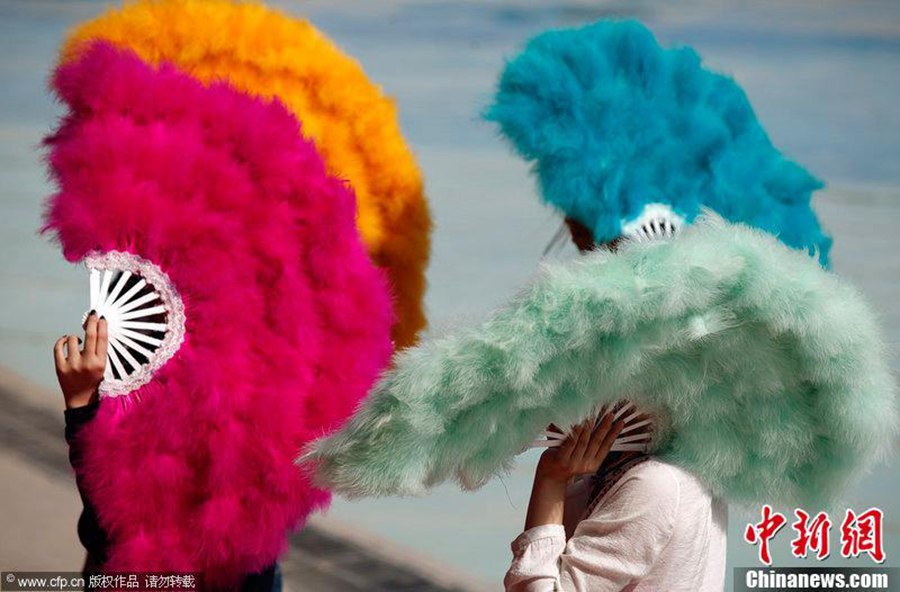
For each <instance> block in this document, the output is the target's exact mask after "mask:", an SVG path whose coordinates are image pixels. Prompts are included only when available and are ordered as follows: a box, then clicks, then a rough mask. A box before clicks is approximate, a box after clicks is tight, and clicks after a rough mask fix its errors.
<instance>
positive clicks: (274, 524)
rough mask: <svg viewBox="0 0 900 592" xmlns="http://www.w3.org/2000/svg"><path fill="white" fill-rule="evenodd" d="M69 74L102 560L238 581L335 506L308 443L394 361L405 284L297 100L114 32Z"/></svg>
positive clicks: (57, 146) (71, 245) (93, 482)
mask: <svg viewBox="0 0 900 592" xmlns="http://www.w3.org/2000/svg"><path fill="white" fill-rule="evenodd" d="M53 89H54V90H55V91H56V93H57V95H58V96H59V98H60V99H61V100H62V101H63V102H64V104H65V105H66V107H67V109H68V113H67V115H66V117H65V119H64V120H63V123H62V125H61V127H60V128H59V129H58V130H57V132H56V133H55V134H54V135H53V136H52V137H50V138H49V139H48V140H47V144H48V146H49V148H50V152H49V164H50V167H51V171H52V173H53V175H54V177H55V181H56V183H57V185H58V192H57V193H56V194H55V195H53V196H51V197H50V199H49V202H48V207H47V211H46V220H45V222H46V224H45V230H46V231H48V232H50V233H52V234H53V235H54V237H55V238H56V239H57V240H58V242H59V244H60V245H61V246H62V250H63V254H64V256H65V257H66V259H68V260H69V261H73V262H83V263H85V264H86V265H87V267H88V268H89V269H90V287H91V305H90V306H91V307H92V308H94V309H96V310H97V312H98V313H100V314H102V315H104V316H106V318H107V319H108V320H109V334H110V347H109V364H108V366H107V374H106V377H105V379H104V380H103V382H102V383H101V398H100V405H99V409H98V411H97V415H96V417H95V419H93V420H92V422H91V426H90V430H85V431H84V432H83V433H82V435H81V436H80V437H81V438H82V442H81V445H82V448H83V458H82V461H81V462H82V463H83V467H82V468H83V475H84V478H83V485H84V490H85V493H86V495H87V497H88V499H89V500H90V501H91V503H92V504H93V505H94V506H95V507H96V510H97V514H98V517H99V522H100V524H101V525H102V526H103V528H104V531H105V532H106V533H107V535H108V537H109V549H108V557H107V559H106V561H105V563H104V564H103V566H102V567H103V569H104V570H106V571H110V572H115V571H132V572H148V571H175V572H180V571H183V572H193V573H197V572H199V573H200V574H201V576H202V578H203V581H204V583H205V585H206V584H208V586H209V587H211V588H225V589H234V588H237V587H238V586H239V584H240V581H241V579H242V578H243V577H244V576H246V575H248V574H251V573H255V572H258V571H260V570H262V569H265V568H266V567H267V566H269V565H271V564H272V563H273V562H274V561H275V560H276V559H277V557H278V554H279V553H280V552H281V551H282V550H283V549H284V548H285V546H286V537H287V535H288V533H289V532H290V531H291V530H292V529H293V528H296V527H298V526H299V525H300V524H302V522H303V520H304V519H305V518H306V516H307V515H308V514H309V513H310V512H311V511H313V510H315V509H316V508H320V507H322V506H324V505H326V504H327V503H328V500H329V494H328V493H327V492H326V491H324V490H322V489H319V488H316V487H314V486H313V485H312V484H311V483H310V482H309V481H308V480H307V479H306V477H304V476H303V475H301V474H300V472H299V471H297V470H296V467H294V465H293V462H292V460H293V457H294V456H295V455H296V451H297V450H299V449H300V448H302V447H303V446H304V444H305V443H307V442H308V441H310V440H311V439H313V438H314V437H316V436H319V435H321V434H323V433H329V432H330V431H331V430H333V429H335V428H336V427H338V426H339V425H341V424H342V422H343V421H344V420H345V418H346V417H347V416H349V414H350V413H351V412H352V410H353V409H354V408H355V407H356V405H357V404H358V402H359V400H360V399H361V398H362V397H363V396H364V394H365V393H366V392H367V390H368V389H369V388H370V386H371V384H372V382H373V380H374V379H375V377H376V374H377V373H378V372H379V371H380V370H381V369H382V368H383V367H384V366H385V365H386V364H387V362H388V358H389V356H390V351H391V342H390V326H391V322H392V314H391V304H390V300H389V293H388V290H387V286H386V284H385V281H384V278H383V277H382V273H381V272H380V271H379V270H378V269H377V268H376V267H374V265H373V264H372V263H371V262H370V260H369V259H368V257H367V255H366V253H365V249H364V247H363V245H362V243H361V241H360V238H359V235H358V232H357V229H356V226H355V221H354V215H355V205H354V200H353V195H352V194H351V193H350V191H349V190H348V188H347V187H346V186H345V185H344V183H342V182H341V181H339V180H337V179H334V178H332V177H330V176H329V175H328V174H327V172H326V169H325V166H324V163H323V162H322V159H321V158H320V157H319V155H318V153H317V151H316V149H315V147H314V146H313V144H312V143H310V142H309V141H307V140H304V139H303V136H302V135H301V131H302V130H301V129H300V126H299V123H298V121H297V120H296V119H295V118H294V117H293V115H291V114H290V113H289V112H288V111H287V110H286V109H285V108H284V107H282V106H281V105H280V104H279V103H275V102H267V101H264V100H262V99H256V98H252V97H250V96H247V95H244V94H241V93H239V92H237V91H235V90H234V89H233V88H232V87H230V86H226V85H220V84H213V85H209V86H204V85H202V84H201V83H199V82H197V81H196V80H194V79H192V78H190V77H188V76H186V75H184V74H181V73H180V72H178V71H177V70H175V69H174V68H173V67H171V66H168V65H166V64H161V65H159V66H151V65H148V64H146V63H145V62H143V61H141V60H140V59H139V58H138V57H137V56H136V55H134V54H132V53H130V52H128V51H125V50H121V49H117V48H115V47H114V46H112V45H108V44H105V43H96V44H93V45H91V46H90V48H88V49H86V50H85V51H84V52H83V53H82V54H81V55H80V56H79V57H78V59H76V60H73V61H70V62H68V63H66V64H65V65H63V66H61V67H60V68H59V69H58V70H57V71H56V73H55V75H54V77H53ZM113 395H115V396H113Z"/></svg>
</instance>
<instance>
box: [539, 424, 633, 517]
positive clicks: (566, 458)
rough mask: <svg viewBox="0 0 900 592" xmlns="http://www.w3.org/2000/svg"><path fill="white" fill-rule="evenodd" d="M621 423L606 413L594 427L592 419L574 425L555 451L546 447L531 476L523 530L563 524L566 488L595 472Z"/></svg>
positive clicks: (619, 429) (620, 428)
mask: <svg viewBox="0 0 900 592" xmlns="http://www.w3.org/2000/svg"><path fill="white" fill-rule="evenodd" d="M623 427H624V422H623V421H621V420H619V421H616V422H613V414H612V413H611V412H610V413H607V414H606V415H604V416H603V420H602V421H601V422H600V425H598V426H597V427H596V428H594V418H593V417H591V418H588V419H587V420H586V421H585V422H583V423H581V424H579V425H577V426H575V427H574V428H573V429H572V432H571V433H570V434H569V436H568V437H567V438H566V440H565V442H563V444H562V446H559V447H557V448H548V449H547V450H546V451H545V452H544V453H543V454H542V455H541V460H540V461H539V462H538V466H537V470H536V471H535V474H534V486H533V488H532V490H531V501H530V502H529V503H528V515H527V517H526V518H525V530H528V529H529V528H533V527H535V526H540V525H542V524H562V523H563V510H564V507H565V501H566V485H568V483H569V479H571V478H572V477H574V476H576V475H583V474H585V473H595V472H596V471H597V469H599V468H600V465H601V464H603V461H604V460H605V459H606V456H607V455H608V454H609V451H610V449H611V448H612V445H613V442H614V441H615V439H616V436H618V435H619V432H621V431H622V428H623Z"/></svg>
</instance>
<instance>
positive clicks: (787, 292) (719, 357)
mask: <svg viewBox="0 0 900 592" xmlns="http://www.w3.org/2000/svg"><path fill="white" fill-rule="evenodd" d="M624 396H627V397H628V398H629V399H630V400H632V401H634V403H635V404H636V405H638V406H640V407H642V408H644V409H647V410H652V411H653V412H654V413H656V414H657V415H658V416H659V417H660V418H662V420H663V421H662V422H661V425H659V426H658V427H657V430H658V437H657V439H656V442H657V444H656V449H655V454H657V455H658V456H659V457H661V458H663V459H665V460H668V461H670V462H672V463H675V464H677V465H680V466H682V467H684V468H685V469H687V470H689V471H691V472H692V473H694V474H695V475H696V476H697V477H699V478H700V479H702V480H703V481H704V482H705V483H706V484H707V485H709V486H710V488H711V489H712V491H713V492H714V493H715V494H717V495H721V496H724V497H725V498H726V499H728V500H730V501H732V502H738V503H740V502H746V503H760V502H772V503H776V502H783V503H787V504H792V505H806V504H813V505H812V506H811V507H816V504H827V503H830V502H833V501H835V500H836V499H837V498H838V496H839V495H840V493H841V491H842V490H843V488H844V487H845V486H846V485H847V484H848V483H849V482H851V481H852V480H853V479H854V478H856V477H857V476H858V475H859V474H860V473H862V472H863V471H865V470H866V469H867V468H868V467H870V466H871V464H872V463H873V462H875V461H877V460H878V459H879V458H882V457H883V456H884V455H885V454H886V453H887V451H888V449H889V446H890V443H891V440H892V439H893V436H894V433H895V425H896V406H895V396H894V383H893V379H892V376H891V373H890V370H889V367H888V364H887V362H886V355H885V351H884V348H883V346H882V341H881V339H880V336H879V330H878V327H877V322H876V320H875V318H874V316H873V314H872V312H871V311H870V309H869V308H868V306H867V305H866V304H865V302H864V301H863V299H862V298H861V297H860V295H859V294H858V293H857V291H856V290H855V289H854V288H853V287H852V286H850V285H849V284H847V283H846V282H844V281H842V280H840V279H839V278H838V277H836V276H835V275H833V274H831V273H830V272H828V271H826V270H824V269H822V268H821V267H820V266H819V265H818V264H817V263H816V261H815V260H813V259H812V258H810V257H809V256H807V255H806V254H804V253H802V252H800V251H794V250H791V249H789V248H787V247H785V246H784V245H783V244H780V243H779V242H778V241H777V240H776V239H775V238H774V237H772V236H771V235H768V234H765V233H763V232H761V231H758V230H754V229H751V228H749V227H746V226H743V225H735V224H731V223H728V222H725V221H724V220H723V219H721V218H718V217H716V216H714V215H711V214H710V215H706V216H702V217H700V218H699V219H698V221H697V223H696V224H695V225H694V226H692V227H690V228H688V229H686V230H685V231H684V232H683V233H682V234H681V236H679V237H677V238H675V239H674V240H671V241H657V242H630V243H626V244H625V245H623V247H621V248H620V250H619V251H618V252H617V253H612V252H608V251H598V252H594V253H592V254H589V255H587V256H585V257H583V258H581V259H580V260H578V261H575V262H570V263H569V264H565V265H550V266H546V267H545V268H544V269H543V272H542V274H541V276H540V277H539V278H538V279H537V280H536V281H535V282H534V283H533V285H532V286H531V287H530V288H528V289H527V290H525V291H524V292H522V293H521V294H520V295H518V296H517V297H516V298H515V299H513V300H512V301H511V302H510V303H509V304H507V305H506V306H504V307H503V308H502V309H500V310H499V311H497V312H496V313H495V314H494V315H493V316H492V317H491V318H490V319H489V320H487V321H486V322H484V323H483V324H481V325H479V326H475V327H472V328H467V329H463V330H460V331H458V332H455V333H452V334H448V335H445V336H442V337H436V338H432V339H430V340H426V341H424V342H423V343H422V344H421V345H419V346H418V347H415V348H412V349H409V350H406V351H405V352H403V353H401V354H400V355H399V356H398V357H397V359H396V363H395V365H394V367H393V368H392V369H391V370H390V371H389V372H387V374H385V375H384V376H383V378H382V380H381V381H380V382H379V383H378V384H377V386H376V388H375V389H374V391H373V392H372V393H371V394H370V396H369V397H368V399H367V400H366V401H365V402H364V403H363V405H362V407H361V408H360V409H359V410H358V412H357V414H356V415H355V416H354V417H353V418H352V420H351V421H350V422H349V423H348V424H347V425H346V426H345V427H344V428H343V429H342V430H340V431H339V432H337V433H335V434H334V435H332V436H331V437H328V438H325V439H321V440H318V441H317V442H316V443H314V444H313V446H311V447H310V449H308V450H307V452H306V454H305V455H303V456H301V459H300V462H301V464H302V463H305V462H308V461H311V462H313V463H314V464H315V466H316V469H317V479H318V481H319V482H320V483H321V484H322V485H325V486H328V487H331V488H333V489H335V490H336V491H338V492H340V493H343V494H346V495H348V496H351V497H352V496H378V495H392V494H420V493H423V492H425V491H427V489H428V488H429V487H431V486H433V485H435V484H437V483H440V482H443V481H445V480H448V479H451V478H454V477H455V478H456V479H457V480H458V481H459V482H460V483H461V484H462V485H463V486H464V487H467V488H470V487H477V486H479V485H481V484H483V483H484V482H485V481H486V480H488V479H490V478H491V477H492V476H494V475H496V474H498V473H500V472H502V471H504V470H506V469H508V468H509V467H510V465H511V462H512V460H513V458H514V457H515V456H516V455H517V454H518V453H519V452H521V451H522V450H523V449H524V448H526V447H527V446H528V445H529V443H531V442H532V440H533V439H534V438H535V436H536V435H537V434H539V433H540V432H541V430H542V429H543V428H545V427H546V426H547V425H548V424H550V423H554V424H556V425H560V426H565V425H571V424H573V423H575V422H577V421H578V420H580V419H581V418H583V417H585V416H587V415H588V414H589V413H591V412H592V411H593V410H595V409H596V407H597V406H598V405H599V404H603V403H610V402H613V401H616V400H619V399H620V398H622V397H624Z"/></svg>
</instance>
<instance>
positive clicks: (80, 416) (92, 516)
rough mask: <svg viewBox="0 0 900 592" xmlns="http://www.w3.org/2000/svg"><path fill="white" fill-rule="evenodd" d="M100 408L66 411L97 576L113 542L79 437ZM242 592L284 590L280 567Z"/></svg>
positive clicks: (83, 529) (83, 535) (81, 530)
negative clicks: (89, 483)
mask: <svg viewBox="0 0 900 592" xmlns="http://www.w3.org/2000/svg"><path fill="white" fill-rule="evenodd" d="M99 407H100V402H99V401H94V402H93V403H91V404H90V405H86V406H84V407H79V408H77V409H66V411H65V416H66V442H67V443H68V444H69V464H71V465H72V469H74V470H75V482H76V484H77V485H78V493H79V494H80V495H81V503H82V504H83V505H84V509H83V510H82V511H81V517H80V518H79V519H78V538H79V540H81V544H82V545H84V548H85V549H87V552H88V559H87V563H86V564H85V572H86V573H97V572H98V571H99V567H100V566H101V565H103V563H104V562H105V561H106V556H107V549H108V545H109V539H108V538H107V536H106V532H105V531H104V530H103V529H102V528H101V527H100V522H99V520H98V518H97V511H96V509H95V508H94V506H93V504H91V501H90V500H89V499H88V497H87V496H86V495H85V493H84V492H85V489H84V478H85V474H86V473H85V470H84V467H83V466H82V464H81V460H82V458H83V451H84V444H83V441H82V439H81V438H79V435H80V434H81V433H82V431H83V430H84V429H89V426H88V424H89V423H90V422H91V420H92V419H94V416H95V415H97V409H99ZM240 590H241V592H263V591H264V592H269V591H272V590H281V577H280V574H279V571H278V568H277V565H276V564H274V563H273V564H272V565H270V566H269V567H267V568H266V569H263V570H262V571H260V572H258V573H255V574H250V575H249V576H247V577H246V579H245V580H244V582H243V584H242V585H241V588H240Z"/></svg>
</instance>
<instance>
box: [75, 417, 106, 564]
mask: <svg viewBox="0 0 900 592" xmlns="http://www.w3.org/2000/svg"><path fill="white" fill-rule="evenodd" d="M99 407H100V402H99V401H94V402H93V403H91V404H89V405H86V406H84V407H79V408H77V409H66V411H65V416H66V442H67V443H68V444H69V464H71V465H72V469H74V471H75V482H76V484H77V485H78V493H79V494H80V495H81V503H82V504H83V505H84V509H83V510H82V512H81V517H80V518H79V519H78V538H79V539H80V540H81V544H82V545H84V548H85V549H87V552H88V565H92V564H93V565H101V564H102V563H103V562H104V561H105V560H106V550H107V545H108V544H109V541H108V539H107V536H106V532H104V530H103V529H102V528H100V523H99V521H98V519H97V511H96V509H95V508H94V506H93V504H91V501H90V500H89V499H88V498H87V496H86V495H85V490H84V478H85V471H84V467H83V466H82V464H81V461H82V458H83V456H84V455H83V451H84V448H83V443H82V439H81V438H80V437H79V435H80V434H81V433H82V432H83V430H84V429H85V428H86V427H87V425H88V424H89V423H90V421H91V420H92V419H94V416H95V415H97V409H99Z"/></svg>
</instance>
